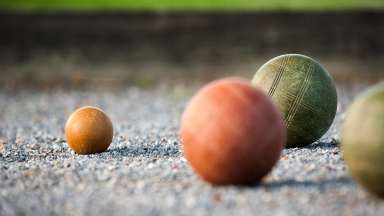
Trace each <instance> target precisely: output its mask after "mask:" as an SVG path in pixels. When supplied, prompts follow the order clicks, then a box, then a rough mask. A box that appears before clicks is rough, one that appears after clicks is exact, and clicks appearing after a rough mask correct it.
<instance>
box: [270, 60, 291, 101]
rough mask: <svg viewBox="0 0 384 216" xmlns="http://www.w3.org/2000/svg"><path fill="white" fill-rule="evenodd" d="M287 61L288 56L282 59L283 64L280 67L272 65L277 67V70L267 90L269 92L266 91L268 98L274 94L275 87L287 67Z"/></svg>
mask: <svg viewBox="0 0 384 216" xmlns="http://www.w3.org/2000/svg"><path fill="white" fill-rule="evenodd" d="M288 61H289V56H288V57H287V58H284V59H283V63H282V64H281V65H280V64H273V65H277V66H278V67H279V68H278V71H277V73H276V76H275V78H274V79H273V82H272V85H271V88H269V91H268V95H269V96H271V97H272V96H273V94H274V93H275V90H276V88H277V86H278V85H279V82H280V80H281V77H282V76H283V73H284V71H285V68H286V66H287V65H288Z"/></svg>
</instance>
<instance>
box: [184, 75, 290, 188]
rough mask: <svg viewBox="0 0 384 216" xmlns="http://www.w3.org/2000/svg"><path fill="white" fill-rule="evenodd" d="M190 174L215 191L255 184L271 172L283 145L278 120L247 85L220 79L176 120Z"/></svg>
mask: <svg viewBox="0 0 384 216" xmlns="http://www.w3.org/2000/svg"><path fill="white" fill-rule="evenodd" d="M180 136H181V142H182V143H183V147H184V152H185V156H186V158H187V160H188V161H189V163H190V164H191V166H192V168H193V169H194V170H195V171H196V172H197V173H198V174H199V175H200V176H201V177H202V178H203V179H204V180H206V181H208V182H210V183H212V184H214V185H228V184H240V185H244V184H245V185H247V184H254V183H258V182H259V181H260V180H261V179H262V178H263V177H264V176H265V175H266V174H268V173H269V172H270V170H271V169H272V167H273V166H274V165H275V163H276V161H277V160H278V159H279V157H280V153H281V151H282V149H283V147H284V145H285V140H286V131H285V127H284V123H283V120H282V116H281V114H280V112H279V111H278V109H277V108H276V107H275V105H274V104H273V102H272V100H271V99H270V98H269V97H268V96H267V95H265V93H264V92H263V91H262V90H260V89H258V88H256V87H253V86H252V85H251V84H250V83H248V82H247V81H244V80H241V79H237V78H225V79H221V80H218V81H214V82H212V83H210V84H208V85H207V86H205V87H204V88H202V89H201V90H200V91H199V92H198V93H197V94H196V95H195V96H194V97H193V98H192V99H191V101H190V102H189V104H188V106H187V108H186V109H185V111H184V114H183V116H182V120H181V130H180Z"/></svg>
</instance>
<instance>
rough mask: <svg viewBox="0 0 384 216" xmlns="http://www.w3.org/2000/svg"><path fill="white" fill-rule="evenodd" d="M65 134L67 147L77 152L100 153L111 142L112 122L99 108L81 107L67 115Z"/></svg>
mask: <svg viewBox="0 0 384 216" xmlns="http://www.w3.org/2000/svg"><path fill="white" fill-rule="evenodd" d="M65 136H66V138H67V142H68V144H69V147H71V148H72V149H73V150H74V151H75V152H76V153H78V154H93V153H100V152H103V151H105V150H107V148H108V147H109V145H110V144H111V142H112V137H113V126H112V122H111V120H110V119H109V117H108V116H107V115H106V114H105V113H104V112H103V111H102V110H101V109H99V108H96V107H91V106H85V107H81V108H79V109H77V110H75V112H73V113H72V114H71V115H70V116H69V118H68V120H67V123H66V124H65Z"/></svg>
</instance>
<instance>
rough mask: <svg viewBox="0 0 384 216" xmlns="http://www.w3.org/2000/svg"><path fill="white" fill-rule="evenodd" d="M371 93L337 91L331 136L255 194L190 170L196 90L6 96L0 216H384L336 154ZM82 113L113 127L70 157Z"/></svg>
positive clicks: (288, 159) (1, 103)
mask: <svg viewBox="0 0 384 216" xmlns="http://www.w3.org/2000/svg"><path fill="white" fill-rule="evenodd" d="M366 87H367V86H365V85H363V84H361V85H357V86H352V87H351V86H349V87H343V88H339V108H338V114H337V117H336V120H335V122H334V124H333V126H332V127H331V129H330V130H329V131H328V132H327V134H326V135H325V136H324V137H323V138H322V139H321V140H320V141H319V142H316V143H313V144H312V145H310V146H307V147H304V148H293V149H285V150H284V151H283V153H282V155H281V158H280V160H279V162H278V163H277V165H276V166H275V168H274V169H273V171H272V172H271V173H270V174H269V175H268V176H267V177H266V178H265V179H264V181H263V182H262V183H261V184H259V185H255V186H250V187H238V186H226V187H213V186H211V185H209V184H207V183H205V182H203V181H202V180H201V179H200V178H199V177H198V176H197V175H195V174H194V172H193V170H192V169H191V168H190V167H189V165H188V162H187V161H186V159H185V158H184V156H183V152H182V148H181V145H180V141H179V139H178V130H179V120H180V116H181V113H182V111H183V109H184V107H185V105H186V103H187V101H188V98H189V96H190V95H191V93H190V92H193V90H188V91H184V92H183V91H181V90H174V89H171V88H164V87H157V88H155V89H147V90H142V89H137V88H125V89H117V90H116V89H115V90H100V89H86V90H64V89H61V90H60V89H59V90H52V91H38V90H36V91H34V90H30V91H29V90H21V91H15V92H12V91H0V215H110V216H112V215H306V216H308V215H365V216H368V215H384V201H381V200H379V199H377V198H375V197H374V196H372V195H370V194H368V193H367V192H365V191H364V190H363V189H361V188H360V187H359V186H358V185H357V184H356V183H354V182H353V180H352V179H351V178H350V176H349V174H348V172H347V169H346V166H345V164H344V162H343V159H342V152H341V151H340V147H339V142H340V132H339V131H340V124H341V123H342V121H343V118H344V116H345V109H346V107H347V106H348V105H349V104H350V103H351V101H352V100H353V99H354V97H355V96H356V95H357V94H358V93H360V92H361V90H363V89H365V88H366ZM194 90H195V89H194ZM180 92H181V93H180ZM185 92H187V93H186V94H184V93H185ZM82 105H94V106H99V107H101V108H102V109H103V110H105V111H106V113H107V114H108V115H109V116H110V117H111V119H112V121H113V123H114V131H115V132H114V139H113V142H112V144H111V146H110V147H109V149H108V151H106V152H104V153H100V154H94V155H77V154H75V153H74V152H73V151H72V150H70V149H69V148H68V146H67V143H66V141H65V138H64V132H63V130H64V124H65V121H66V119H67V117H68V116H69V114H70V113H71V112H72V111H73V110H74V109H75V108H77V107H79V106H82Z"/></svg>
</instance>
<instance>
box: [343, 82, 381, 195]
mask: <svg viewBox="0 0 384 216" xmlns="http://www.w3.org/2000/svg"><path fill="white" fill-rule="evenodd" d="M341 146H342V150H343V154H344V160H345V162H346V164H347V166H348V170H349V172H350V174H351V175H352V177H353V178H354V179H355V180H356V181H357V182H358V183H359V184H361V185H362V186H363V187H364V188H366V189H367V190H368V191H369V192H371V193H373V194H376V195H378V196H381V197H384V83H381V84H379V85H378V86H376V87H374V88H372V89H370V90H368V91H367V92H366V93H364V94H363V95H361V96H360V97H359V98H358V99H357V100H356V101H355V102H354V103H353V104H352V106H351V107H350V108H349V110H348V112H347V116H346V120H345V122H344V125H343V129H342V138H341Z"/></svg>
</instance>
